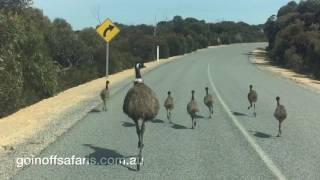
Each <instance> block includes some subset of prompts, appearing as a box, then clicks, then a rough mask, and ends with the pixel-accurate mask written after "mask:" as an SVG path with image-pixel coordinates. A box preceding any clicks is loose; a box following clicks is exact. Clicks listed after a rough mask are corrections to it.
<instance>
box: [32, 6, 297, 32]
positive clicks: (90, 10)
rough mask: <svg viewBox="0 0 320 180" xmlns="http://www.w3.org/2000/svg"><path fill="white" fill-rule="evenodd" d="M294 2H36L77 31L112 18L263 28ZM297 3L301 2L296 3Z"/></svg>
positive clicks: (153, 22) (52, 16)
mask: <svg viewBox="0 0 320 180" xmlns="http://www.w3.org/2000/svg"><path fill="white" fill-rule="evenodd" d="M289 1H290V0H33V2H34V3H33V7H36V8H39V9H42V10H43V13H44V14H45V15H46V16H48V17H49V18H50V19H51V20H53V19H55V18H63V19H65V20H67V21H68V22H69V23H70V24H71V25H72V27H73V28H74V29H75V30H80V29H83V28H85V27H95V26H96V25H98V24H100V23H99V22H103V21H104V20H105V19H106V18H110V19H111V20H112V21H113V22H119V23H122V24H127V25H136V24H149V25H151V24H155V22H157V21H163V20H171V19H172V18H173V17H174V16H175V15H180V16H182V17H184V18H185V17H194V18H197V19H200V20H205V21H207V22H217V21H236V22H238V21H243V22H246V23H249V24H263V23H265V22H266V20H267V19H268V17H270V16H271V15H272V14H276V13H277V11H278V10H279V8H280V7H281V6H283V5H285V4H287V3H288V2H289ZM296 1H297V2H298V1H299V0H296Z"/></svg>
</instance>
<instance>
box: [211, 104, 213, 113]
mask: <svg viewBox="0 0 320 180" xmlns="http://www.w3.org/2000/svg"><path fill="white" fill-rule="evenodd" d="M211 114H213V106H211Z"/></svg>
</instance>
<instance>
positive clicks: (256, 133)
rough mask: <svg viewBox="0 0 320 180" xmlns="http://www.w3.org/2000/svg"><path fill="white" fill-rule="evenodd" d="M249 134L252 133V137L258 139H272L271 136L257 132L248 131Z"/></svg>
mask: <svg viewBox="0 0 320 180" xmlns="http://www.w3.org/2000/svg"><path fill="white" fill-rule="evenodd" d="M249 132H250V133H252V134H253V135H254V136H256V137H258V138H272V137H273V136H272V135H270V134H266V133H263V132H259V131H251V130H249Z"/></svg>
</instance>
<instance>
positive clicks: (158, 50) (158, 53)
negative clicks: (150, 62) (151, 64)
mask: <svg viewBox="0 0 320 180" xmlns="http://www.w3.org/2000/svg"><path fill="white" fill-rule="evenodd" d="M159 56H160V48H159V46H157V62H159Z"/></svg>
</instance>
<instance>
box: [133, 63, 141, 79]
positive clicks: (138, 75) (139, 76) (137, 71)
mask: <svg viewBox="0 0 320 180" xmlns="http://www.w3.org/2000/svg"><path fill="white" fill-rule="evenodd" d="M134 69H135V72H136V81H137V82H140V81H141V82H142V77H141V72H140V68H139V67H137V66H135V67H134Z"/></svg>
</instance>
